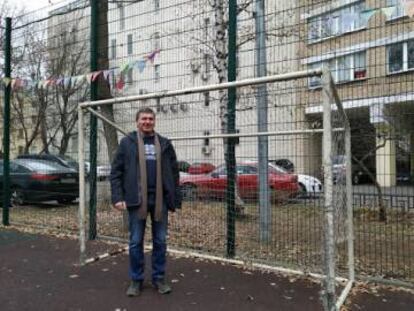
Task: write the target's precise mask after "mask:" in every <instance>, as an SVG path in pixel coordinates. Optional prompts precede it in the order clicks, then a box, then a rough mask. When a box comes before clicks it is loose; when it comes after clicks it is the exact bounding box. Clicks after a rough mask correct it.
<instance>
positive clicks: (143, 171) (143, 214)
mask: <svg viewBox="0 0 414 311" xmlns="http://www.w3.org/2000/svg"><path fill="white" fill-rule="evenodd" d="M137 139H138V152H137V156H138V176H139V182H140V184H141V196H142V201H141V206H140V207H139V209H138V218H139V219H146V218H147V215H148V184H147V164H146V158H145V146H144V140H143V139H142V136H141V133H140V132H139V131H137ZM154 144H155V153H156V161H157V184H156V192H155V211H154V220H155V221H157V222H158V221H161V220H162V205H163V204H162V197H163V194H162V176H161V145H160V140H159V138H158V135H157V134H155V135H154ZM138 189H139V186H138Z"/></svg>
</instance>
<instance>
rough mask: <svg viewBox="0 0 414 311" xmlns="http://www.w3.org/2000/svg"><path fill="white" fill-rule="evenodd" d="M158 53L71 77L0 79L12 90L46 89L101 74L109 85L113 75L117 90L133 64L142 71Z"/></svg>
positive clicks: (82, 81) (79, 82)
mask: <svg viewBox="0 0 414 311" xmlns="http://www.w3.org/2000/svg"><path fill="white" fill-rule="evenodd" d="M159 53H160V50H155V51H153V52H151V53H150V54H148V55H146V56H144V57H143V58H142V59H139V60H136V61H132V62H128V63H125V64H123V65H122V66H121V67H119V68H111V69H107V70H99V71H94V72H90V73H88V74H83V75H77V76H72V77H58V78H49V79H45V80H29V79H21V78H15V79H11V78H7V77H3V78H1V80H0V81H2V82H3V84H4V85H5V86H6V87H7V86H9V85H10V86H11V88H12V89H13V90H18V89H21V88H25V89H29V90H30V89H32V88H34V87H36V88H38V89H46V88H48V87H50V86H61V87H63V88H65V89H68V88H70V87H79V86H81V85H82V84H83V83H84V82H85V81H86V82H87V83H88V84H91V83H92V82H94V81H96V80H97V79H98V78H99V76H100V75H101V74H102V75H103V78H104V79H105V80H106V81H108V82H109V84H110V85H112V79H113V77H117V78H116V79H115V80H116V82H115V85H113V86H114V87H115V88H116V89H117V90H122V89H123V88H124V86H125V81H124V77H123V76H124V75H125V74H126V73H127V72H128V70H130V69H132V68H134V67H135V66H136V67H138V70H139V72H140V73H142V72H143V71H144V69H145V67H146V62H147V61H150V62H151V63H154V59H155V56H156V55H157V54H159Z"/></svg>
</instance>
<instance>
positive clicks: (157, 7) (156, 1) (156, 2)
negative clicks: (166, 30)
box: [154, 0, 160, 13]
mask: <svg viewBox="0 0 414 311" xmlns="http://www.w3.org/2000/svg"><path fill="white" fill-rule="evenodd" d="M154 10H155V13H158V12H159V11H160V0H154Z"/></svg>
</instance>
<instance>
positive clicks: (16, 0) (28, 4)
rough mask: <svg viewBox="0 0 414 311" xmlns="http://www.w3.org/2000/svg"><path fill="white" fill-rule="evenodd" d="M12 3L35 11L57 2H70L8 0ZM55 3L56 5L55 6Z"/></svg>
mask: <svg viewBox="0 0 414 311" xmlns="http://www.w3.org/2000/svg"><path fill="white" fill-rule="evenodd" d="M8 2H9V3H10V4H11V5H16V6H18V7H25V8H26V11H27V12H31V11H35V10H38V9H44V8H49V9H51V8H53V7H56V4H59V3H62V2H68V1H65V0H8ZM53 5H55V6H53Z"/></svg>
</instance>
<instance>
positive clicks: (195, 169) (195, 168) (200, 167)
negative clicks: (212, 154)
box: [188, 162, 216, 174]
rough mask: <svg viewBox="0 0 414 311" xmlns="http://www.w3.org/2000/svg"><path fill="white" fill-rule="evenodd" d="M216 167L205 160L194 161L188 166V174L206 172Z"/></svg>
mask: <svg viewBox="0 0 414 311" xmlns="http://www.w3.org/2000/svg"><path fill="white" fill-rule="evenodd" d="M215 168H216V167H215V166H214V165H213V164H211V163H207V162H196V163H193V164H191V165H190V167H189V168H188V174H207V173H210V172H212V171H214V169H215Z"/></svg>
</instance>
